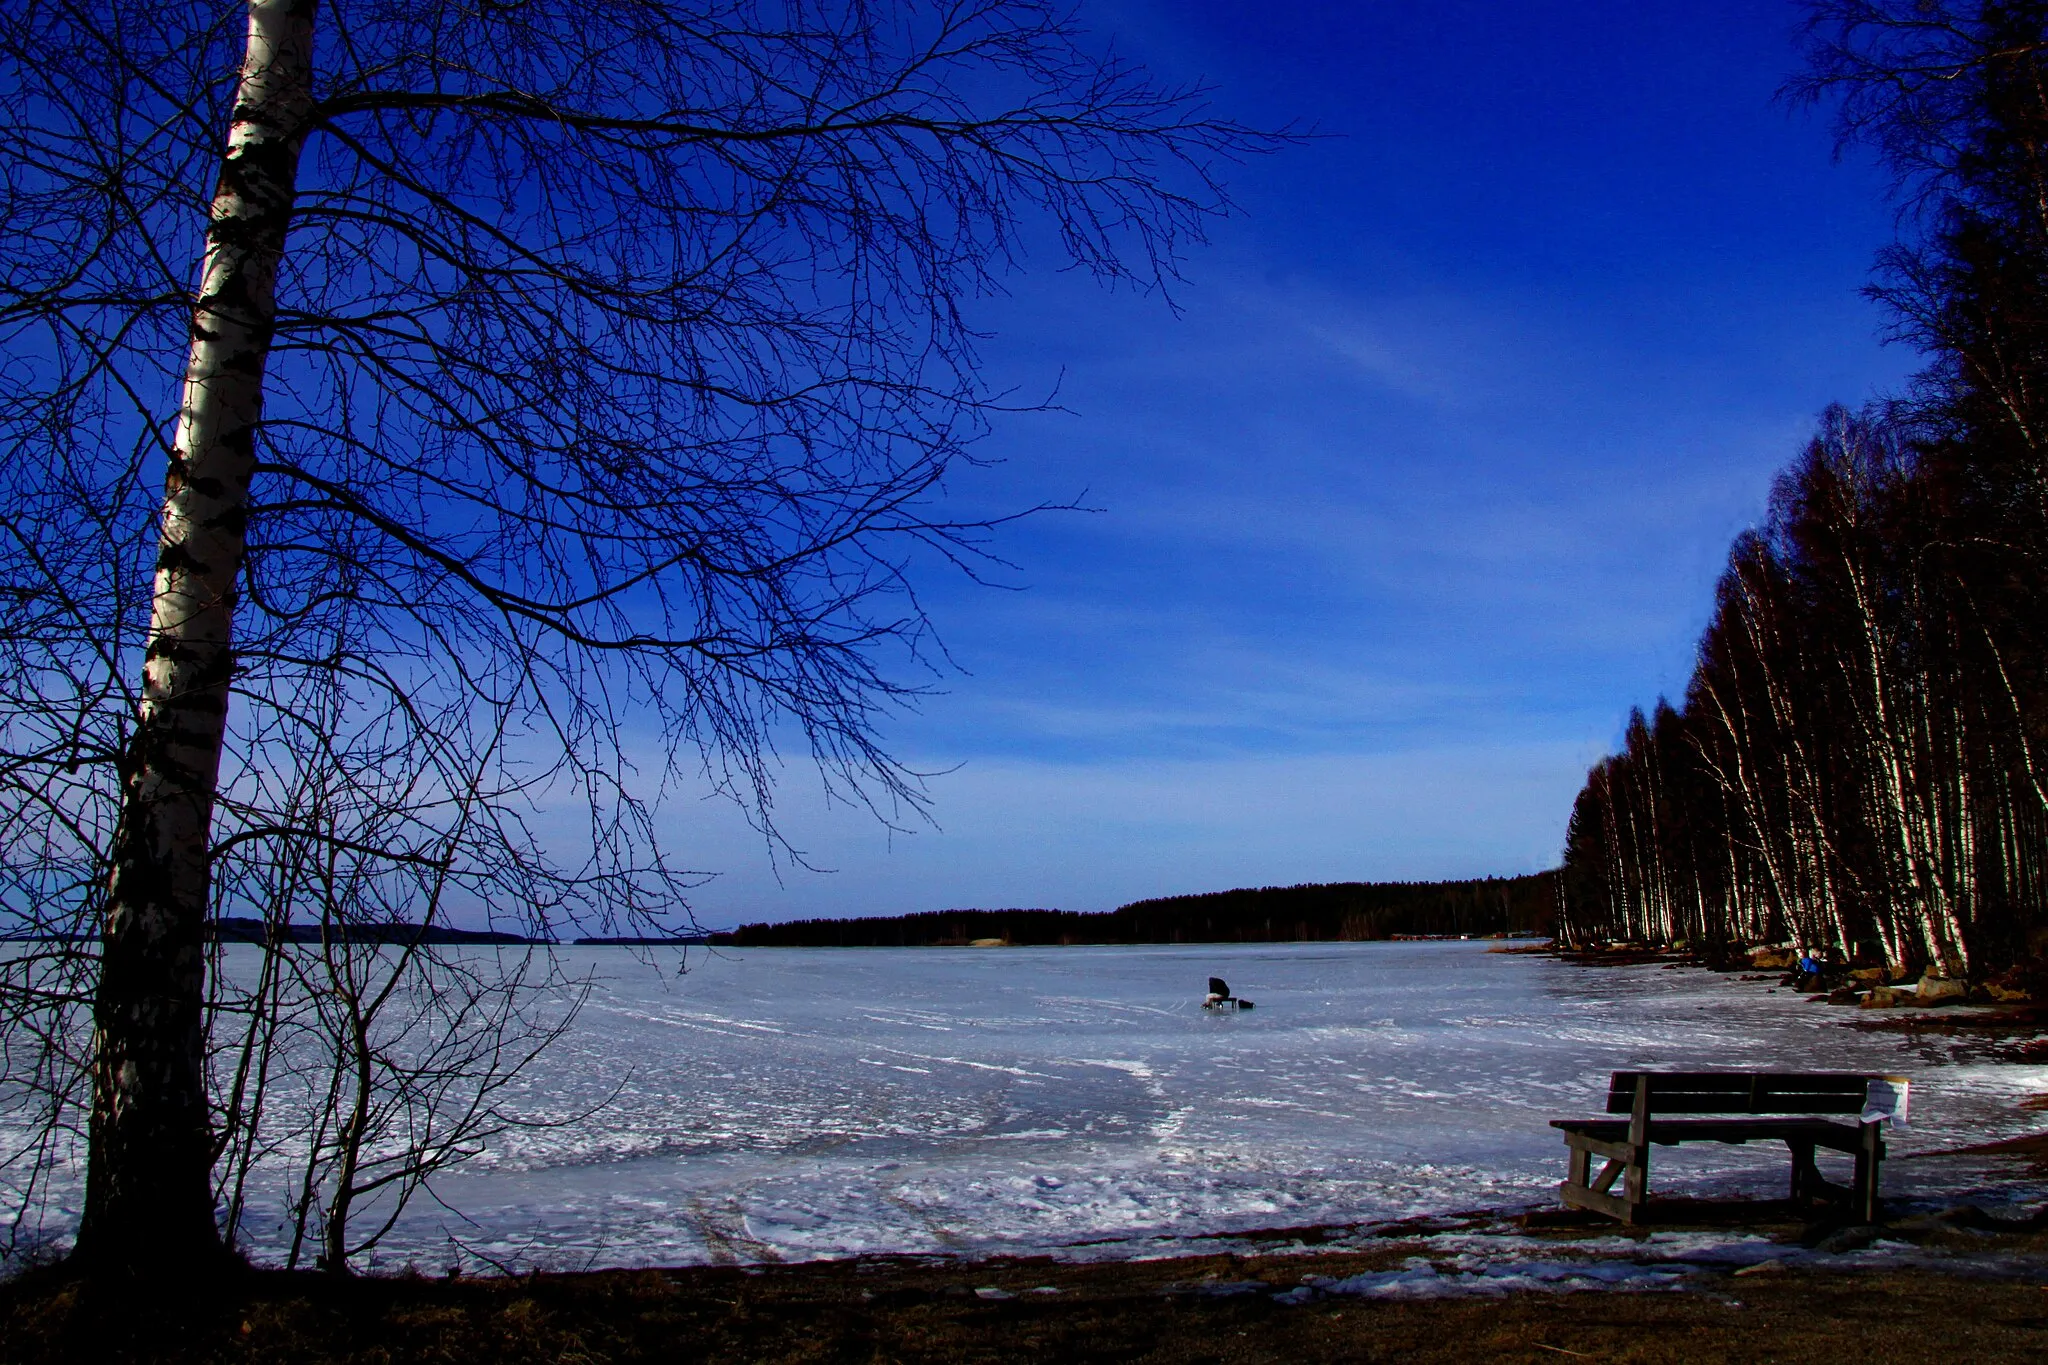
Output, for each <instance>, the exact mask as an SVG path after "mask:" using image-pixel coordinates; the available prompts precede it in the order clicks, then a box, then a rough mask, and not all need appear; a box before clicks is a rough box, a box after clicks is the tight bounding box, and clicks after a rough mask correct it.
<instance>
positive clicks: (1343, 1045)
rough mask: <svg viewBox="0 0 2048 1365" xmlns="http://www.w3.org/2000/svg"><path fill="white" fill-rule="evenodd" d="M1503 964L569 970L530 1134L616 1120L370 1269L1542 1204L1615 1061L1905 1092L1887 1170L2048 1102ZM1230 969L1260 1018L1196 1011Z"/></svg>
mask: <svg viewBox="0 0 2048 1365" xmlns="http://www.w3.org/2000/svg"><path fill="white" fill-rule="evenodd" d="M1486 947H1487V945H1485V944H1482V943H1372V944H1288V945H1240V946H1228V947H1223V946H1195V947H1070V948H1044V949H1029V948H1017V949H1000V950H998V949H900V950H899V949H838V950H831V949H786V948H785V949H748V950H743V951H722V952H720V953H718V954H714V955H707V954H704V953H702V952H693V953H692V954H691V956H690V958H689V966H690V970H689V972H688V973H687V974H686V975H683V976H680V977H678V976H675V975H673V973H672V970H658V969H656V968H653V967H649V966H646V965H644V964H642V963H640V962H637V961H635V960H634V959H633V958H631V957H630V956H628V955H626V954H624V953H622V952H620V951H618V950H615V949H576V950H564V951H565V953H566V955H567V956H568V958H569V959H570V961H571V963H572V965H576V966H578V967H581V968H584V969H589V970H592V971H595V972H596V973H598V975H599V978H600V979H599V981H598V983H597V989H596V990H595V992H594V993H593V994H592V996H591V998H590V1002H589V1004H588V1005H587V1006H586V1008H585V1010H584V1013H583V1015H582V1016H581V1018H580V1020H579V1021H578V1023H577V1025H576V1027H575V1030H574V1031H573V1033H572V1034H571V1035H570V1036H569V1037H567V1038H566V1039H564V1040H563V1042H562V1043H561V1044H560V1045H559V1046H558V1047H557V1049H556V1050H554V1051H552V1052H551V1053H549V1054H548V1055H547V1056H546V1057H544V1059H543V1060H542V1061H541V1062H540V1063H539V1064H538V1066H537V1067H536V1069H535V1071H534V1072H533V1073H532V1074H531V1076H530V1078H529V1081H528V1085H527V1088H526V1090H525V1093H524V1094H523V1095H522V1096H521V1097H520V1101H519V1107H523V1109H524V1111H525V1112H527V1113H529V1114H531V1115H533V1116H536V1117H550V1116H553V1117H568V1116H572V1115H575V1114H577V1113H579V1112H580V1111H582V1110H584V1109H586V1108H588V1107H589V1106H590V1105H592V1104H594V1103H595V1102H597V1101H599V1100H601V1099H602V1098H603V1097H604V1096H606V1095H608V1094H610V1093H612V1092H613V1091H614V1090H616V1091H617V1092H618V1093H617V1098H616V1099H615V1100H614V1101H613V1102H612V1103H610V1104H609V1105H606V1106H605V1107H603V1108H602V1109H600V1110H599V1111H598V1112H597V1113H595V1114H594V1115H593V1116H591V1117H589V1118H587V1119H583V1120H581V1121H578V1122H573V1123H570V1124H567V1125H566V1126H563V1127H559V1128H548V1129H530V1130H521V1131H515V1132H512V1133H508V1134H506V1135H505V1136H504V1137H502V1138H500V1139H496V1140H494V1141H493V1143H492V1144H491V1146H490V1149H489V1150H488V1151H487V1152H486V1153H485V1154H484V1155H483V1156H482V1157H481V1158H479V1159H478V1160H476V1161H475V1162H473V1163H471V1164H470V1165H468V1166H466V1167H464V1168H462V1169H461V1170H460V1171H459V1172H457V1173H455V1174H452V1175H449V1176H447V1177H445V1178H443V1179H441V1180H440V1181H439V1182H438V1183H437V1185H436V1189H437V1192H438V1193H439V1195H440V1197H441V1199H442V1200H444V1201H445V1203H446V1205H447V1208H442V1207H439V1206H437V1205H435V1204H433V1203H431V1202H428V1201H422V1202H420V1203H419V1204H417V1205H416V1206H415V1207H414V1208H413V1209H412V1210H411V1211H410V1212H408V1214H407V1215H406V1216H405V1218H404V1219H403V1220H402V1221H401V1222H400V1224H399V1225H398V1227H397V1228H396V1229H395V1230H394V1232H393V1234H392V1236H391V1238H390V1239H389V1240H388V1241H387V1243H386V1245H385V1246H384V1248H383V1249H382V1250H381V1251H380V1253H379V1259H380V1261H381V1262H382V1263H385V1264H394V1263H402V1262H405V1261H417V1262H418V1263H419V1264H420V1265H422V1266H426V1267H438V1266H441V1265H445V1264H448V1263H449V1262H450V1260H455V1259H459V1260H464V1261H467V1262H469V1263H471V1264H474V1263H475V1262H476V1259H477V1257H478V1256H483V1257H488V1258H490V1259H492V1260H494V1261H498V1262H501V1263H505V1264H517V1265H540V1266H549V1267H574V1266H583V1265H633V1264H675V1263H689V1262H704V1261H734V1260H737V1261H764V1260H777V1259H802V1258H814V1257H821V1256H843V1255H850V1254H858V1253H870V1252H909V1253H967V1254H994V1253H1033V1252H1054V1253H1057V1254H1062V1255H1067V1256H1076V1257H1080V1256H1091V1255H1097V1254H1131V1253H1132V1251H1133V1250H1140V1249H1146V1250H1149V1249H1158V1248H1160V1247H1162V1246H1170V1245H1171V1244H1173V1243H1175V1242H1177V1241H1179V1240H1180V1239H1185V1238H1188V1237H1193V1236H1199V1235H1204V1234H1208V1235H1215V1234H1230V1233H1241V1232H1247V1231H1250V1230H1255V1229H1267V1228H1280V1227H1292V1226H1302V1225H1310V1224H1340V1223H1341V1224H1348V1223H1356V1222H1360V1221H1365V1220H1374V1219H1391V1218H1399V1217H1404V1216H1409V1215H1415V1214H1426V1213H1440V1212H1445V1211H1449V1210H1459V1209H1475V1208H1489V1207H1491V1208H1499V1207H1512V1206H1527V1205H1547V1204H1551V1203H1553V1202H1554V1200H1555V1189H1556V1184H1557V1181H1558V1180H1559V1179H1560V1178H1561V1177H1562V1175H1563V1168H1564V1159H1563V1146H1562V1143H1561V1142H1560V1140H1559V1139H1558V1136H1557V1134H1556V1132H1555V1131H1554V1130H1553V1129H1551V1128H1550V1127H1549V1126H1548V1121H1549V1120H1550V1119H1552V1118H1556V1117H1562V1116H1567V1115H1580V1116H1585V1115H1590V1114H1593V1113H1596V1112H1598V1110H1599V1108H1600V1106H1601V1104H1602V1102H1603V1101H1604V1098H1605V1094H1606V1086H1607V1076H1608V1073H1609V1072H1610V1071H1612V1070H1615V1069H1618V1068H1624V1067H1680V1066H1692V1067H1700V1066H1717V1067H1781V1068H1782V1067H1802V1068H1805V1067H1813V1068H1845V1069H1855V1070H1869V1071H1878V1072H1897V1073H1901V1074H1905V1075H1909V1076H1911V1077H1912V1078H1913V1083H1914V1085H1913V1126H1912V1128H1911V1129H1910V1130H1907V1131H1904V1132H1900V1133H1897V1134H1895V1135H1894V1137H1893V1138H1892V1139H1891V1144H1892V1149H1893V1152H1894V1154H1895V1156H1899V1157H1907V1156H1910V1155H1911V1154H1912V1153H1914V1152H1919V1151H1927V1150H1930V1149H1936V1148H1946V1147H1955V1146H1960V1145H1964V1144H1966V1143H1971V1142H1982V1141H1986V1140H1992V1139H1997V1138H2002V1137H2009V1136H2013V1135H2016V1134H2018V1133H2020V1132H2024V1131H2027V1130H2028V1125H2027V1123H2026V1122H2025V1118H2026V1116H2025V1115H2024V1114H2023V1113H2022V1112H2021V1111H2020V1110H2019V1108H2018V1105H2017V1100H2018V1099H2019V1098H2020V1097H2021V1096H2023V1095H2026V1094H2031V1093H2037V1092H2041V1091H2048V1067H2042V1066H2037V1065H2015V1064H2003V1063H1994V1062H1992V1061H1989V1060H1986V1059H1984V1058H1983V1057H1982V1056H1981V1055H1980V1056H1977V1057H1974V1058H1973V1057H1971V1056H1970V1055H1968V1054H1966V1053H1965V1052H1962V1051H1959V1050H1958V1049H1959V1048H1960V1047H1961V1045H1959V1044H1957V1043H1955V1042H1953V1041H1952V1040H1943V1039H1940V1038H1937V1037H1932V1036H1922V1037H1920V1038H1907V1037H1903V1036H1901V1035H1898V1034H1891V1033H1873V1032H1869V1031H1865V1030H1858V1029H1854V1028H1850V1027H1845V1026H1844V1024H1845V1014H1846V1013H1847V1012H1845V1011H1841V1010H1832V1009H1826V1008H1822V1007H1819V1006H1813V1005H1808V1004H1806V1003H1804V1002H1803V1000H1802V999H1801V998H1800V997H1798V996H1796V995H1794V994H1792V993H1790V992H1781V993H1778V994H1771V993H1769V992H1768V991H1767V990H1766V988H1765V987H1763V986H1762V985H1759V984H1755V983H1741V982H1737V981H1734V980H1731V979H1729V978H1727V977H1723V976H1717V975H1713V974H1710V973H1706V972H1700V971H1664V970H1660V969H1658V968H1655V967H1607V968H1585V967H1578V966H1573V965H1570V964H1567V963H1563V962H1559V961H1555V960H1552V959H1548V958H1541V957H1533V956H1518V955H1508V954H1500V953H1489V952H1487V951H1485V949H1486ZM1212 974H1213V975H1220V976H1223V977H1226V978H1228V979H1229V981H1230V982H1231V984H1232V986H1233V987H1234V988H1235V989H1236V990H1237V991H1239V992H1240V993H1241V994H1242V995H1244V996H1248V997H1250V998H1251V999H1253V1000H1256V1001H1257V1002H1258V1008H1257V1009H1256V1010H1253V1011H1250V1012H1245V1013H1217V1012H1214V1011H1205V1010H1203V1009H1202V1008H1201V1000H1202V993H1203V989H1204V987H1205V985H1206V982H1207V978H1208V977H1209V976H1210V975H1212ZM1980 1052H1981V1049H1980ZM1785 1160H1786V1159H1785V1153H1784V1150H1783V1148H1782V1146H1781V1145H1778V1144H1756V1145H1754V1146H1751V1147H1728V1146H1720V1145H1716V1144H1695V1145H1690V1146H1686V1147H1683V1148H1675V1149H1659V1150H1658V1153H1657V1156H1656V1164H1655V1168H1654V1177H1653V1180H1654V1186H1655V1188H1659V1189H1664V1190H1673V1189H1683V1190H1685V1191H1686V1192H1689V1193H1717V1192H1718V1193H1726V1192H1732V1191H1737V1190H1741V1191H1747V1192H1752V1193H1756V1194H1760V1195H1775V1194H1777V1193H1778V1192H1779V1191H1780V1189H1781V1187H1782V1185H1783V1183H1784V1179H1785V1170H1786V1164H1785ZM1823 1160H1824V1161H1825V1160H1826V1158H1825V1157H1824V1158H1823ZM2016 1178H2017V1168H2016V1167H2015V1166H2013V1165H2011V1164H2000V1163H1999V1162H1998V1161H1996V1160H1993V1159H1974V1160H1972V1159H1961V1158H1929V1159H1918V1160H1915V1159H1907V1160H1895V1161H1893V1162H1891V1163H1888V1164H1887V1167H1886V1171H1885V1190H1886V1194H1887V1195H1888V1196H1891V1197H1903V1198H1907V1199H1913V1198H1932V1197H1935V1196H1939V1195H1949V1194H1955V1193H1961V1192H1966V1191H1981V1190H1985V1189H1991V1190H1994V1191H1996V1192H1997V1193H1998V1194H1999V1195H2001V1196H2002V1197H2005V1198H2018V1197H2021V1196H2023V1195H2026V1196H2030V1197H2037V1196H2038V1195H2039V1193H2040V1191H2038V1190H2036V1189H2035V1188H2034V1187H2032V1186H2021V1185H2016V1184H2014V1183H2013V1182H2014V1180H2015V1179H2016ZM266 1199H269V1200H270V1202H269V1203H268V1204H267V1205H266V1204H265V1200H266ZM277 1207H278V1206H277V1204H276V1202H275V1199H274V1197H271V1196H266V1195H264V1194H263V1193H262V1192H259V1198H258V1207H257V1211H256V1213H255V1214H253V1215H252V1218H251V1220H250V1222H249V1225H248V1232H249V1234H250V1235H251V1238H252V1246H253V1248H254V1249H255V1251H256V1252H257V1253H258V1255H259V1256H264V1255H271V1254H275V1252H276V1251H277V1237H278V1235H279V1233H278V1227H279V1223H278V1219H277V1213H276V1210H277ZM449 1209H455V1210H460V1211H461V1215H462V1216H461V1217H456V1216H454V1215H452V1214H451V1213H450V1212H449V1211H448V1210H449ZM1162 1239H1163V1240H1162ZM1447 1273H1449V1274H1453V1275H1455V1274H1465V1275H1468V1276H1469V1275H1475V1274H1476V1275H1479V1278H1480V1279H1482V1280H1485V1279H1498V1278H1499V1277H1498V1276H1492V1275H1490V1274H1481V1273H1480V1271H1479V1270H1476V1269H1470V1268H1468V1269H1466V1270H1462V1271H1460V1270H1456V1269H1455V1268H1452V1270H1451V1271H1449V1272H1446V1271H1444V1270H1443V1269H1441V1268H1439V1269H1436V1270H1433V1271H1432V1274H1431V1276H1429V1277H1422V1276H1419V1275H1417V1276H1414V1277H1411V1278H1410V1279H1408V1280H1401V1279H1398V1278H1397V1279H1392V1280H1387V1281H1385V1285H1386V1288H1385V1289H1384V1291H1378V1290H1376V1291H1374V1292H1387V1293H1408V1292H1425V1290H1424V1289H1423V1288H1421V1287H1420V1286H1423V1285H1425V1284H1426V1283H1428V1282H1429V1281H1431V1280H1432V1279H1433V1280H1443V1279H1444V1278H1445V1275H1446V1274H1447ZM1528 1273H1531V1274H1534V1273H1536V1272H1534V1271H1529V1272H1528ZM1588 1273H1590V1272H1588ZM1400 1285H1410V1286H1416V1287H1415V1288H1412V1289H1400V1288H1397V1287H1396V1286H1400ZM1439 1287H1441V1286H1439ZM1346 1292H1350V1291H1346ZM1428 1292H1435V1291H1428Z"/></svg>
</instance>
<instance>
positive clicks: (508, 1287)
mask: <svg viewBox="0 0 2048 1365" xmlns="http://www.w3.org/2000/svg"><path fill="white" fill-rule="evenodd" d="M1557 1235H1559V1236H1560V1237H1564V1238H1567V1239H1568V1238H1570V1237H1571V1236H1572V1235H1573V1234H1572V1232H1571V1231H1570V1230H1568V1229H1567V1230H1564V1231H1561V1232H1559V1233H1558V1234H1557ZM1932 1237H1933V1240H1935V1241H1936V1242H1937V1243H1938V1242H1940V1241H1942V1240H1943V1239H1947V1240H1948V1241H1950V1242H1951V1243H1952V1244H1953V1245H1955V1246H1956V1247H1958V1248H1959V1249H1960V1248H1962V1247H1965V1246H1967V1247H1968V1248H1969V1249H1970V1250H1971V1251H1972V1252H1976V1253H1982V1252H1997V1253H2000V1254H2003V1255H2007V1256H2010V1255H2014V1254H2018V1255H2024V1256H2031V1257H2036V1258H2039V1257H2041V1256H2043V1254H2044V1253H2048V1238H2044V1237H2043V1236H2042V1235H2041V1234H2040V1233H2027V1234H2021V1233H2011V1234H2008V1233H2002V1232H2000V1233H1989V1234H1987V1233H1984V1232H1982V1231H1971V1230H1968V1229H1955V1230H1952V1231H1945V1232H1937V1233H1935V1234H1932ZM1424 1249H1426V1244H1421V1243H1417V1242H1415V1241H1410V1240H1396V1241H1390V1242H1389V1243H1387V1244H1386V1245H1385V1246H1384V1247H1381V1248H1378V1249H1374V1250H1365V1251H1343V1252H1328V1253H1311V1254H1307V1255H1292V1256H1285V1257H1257V1256H1252V1257H1239V1256H1210V1257H1203V1258H1194V1259H1177V1260H1170V1261H1141V1262H1124V1263H1117V1264H1109V1265H1096V1266H1073V1265H1062V1264H1056V1263H1053V1262H1048V1261H991V1262H983V1263H980V1264H973V1265H963V1264H959V1263H939V1264H933V1263H925V1262H915V1261H893V1260H867V1261H851V1262H834V1263H813V1264H808V1265H793V1266H771V1267H764V1268H760V1269H757V1270H752V1271H749V1270H742V1269H735V1268H699V1269H687V1270H662V1271H630V1272H628V1271H618V1272H600V1273H592V1274H583V1275H541V1276H532V1277H522V1278H515V1279H460V1280H430V1279H424V1278H379V1279H361V1280H355V1281H332V1280H329V1279H326V1278H324V1277H321V1276H315V1275H286V1274H281V1273H275V1272H250V1273H245V1274H240V1275H237V1276H235V1277H233V1278H231V1279H229V1280H225V1281H215V1282H213V1283H211V1284H208V1285H206V1286H203V1287H194V1286H191V1285H186V1286H182V1287H171V1286H165V1287H162V1292H148V1291H138V1290H137V1289H136V1288H134V1287H127V1288H122V1287H117V1286H105V1285H90V1284H82V1283H79V1282H76V1281H74V1280H71V1279H68V1278H66V1277H65V1276H64V1274H63V1273H62V1272H61V1271H49V1272H42V1273H40V1274H38V1275H35V1276H31V1277H29V1278H27V1279H25V1280H23V1281H20V1282H18V1283H15V1284H13V1285H8V1286H5V1287H4V1288H0V1361H5V1362H10V1363H11V1362H23V1363H24V1365H26V1363H27V1362H45V1361H59V1360H63V1361H74V1360H77V1361H84V1360H90V1361H107V1362H119V1361H167V1362H200V1361H207V1362H212V1361H221V1362H273V1361H275V1362H284V1361H290V1362H308V1363H309V1365H324V1363H325V1362H340V1361H352V1362H354V1361H361V1362H372V1361H374V1362H392V1363H396V1362H415V1361H417V1362H428V1361H432V1362H454V1361H461V1362H472V1361H503V1362H508V1365H524V1363H525V1362H542V1361H545V1362H563V1363H567V1362H614V1361H618V1362H626V1361H633V1362H639V1361H707V1362H708V1361H789V1362H798V1361H803V1362H809V1361H846V1362H863V1363H865V1362H893V1361H900V1362H913V1361H919V1362H922V1361H948V1362H950V1361H970V1362H974V1361H989V1362H995V1361H1006V1362H1007V1361H1016V1360H1035V1361H1058V1362H1069V1361H1158V1362H1198V1361H1199V1362H1210V1361H1215V1362H1223V1361H1280V1362H1287V1365H1304V1363H1305V1362H1317V1361H1403V1362H1473V1361H1487V1362H1492V1361H1503V1362H1519V1361H1528V1362H1542V1365H1559V1362H1561V1361H1571V1360H1594V1361H1607V1362H1624V1361H1627V1362H1643V1363H1644V1365H1649V1363H1650V1362H1677V1361H1752V1360H1754V1361H1786V1362H1804V1361H1811V1362H1830V1363H1832V1362H1840V1361H1844V1360H1870V1361H1886V1362H1891V1361H1899V1362H1910V1361H1944V1362H1947V1361H1955V1360H1969V1361H2004V1360H2028V1359H2043V1358H2048V1287H2044V1286H2043V1285H2041V1284H2038V1283H2018V1282H2014V1281H2012V1280H2009V1279H2008V1280H1992V1279H1984V1278H1975V1277H1972V1276H1971V1275H1969V1274H1967V1273H1957V1274H1939V1275H1933V1274H1928V1273H1925V1272H1916V1273H1902V1272H1876V1271H1872V1272H1845V1271H1828V1270H1819V1269H1814V1268H1806V1269H1783V1270H1778V1271H1774V1272H1772V1273H1767V1274H1750V1275H1743V1276H1733V1275H1727V1274H1719V1273H1716V1274H1708V1275H1702V1276H1700V1277H1699V1282H1698V1285H1697V1287H1695V1288H1693V1289H1690V1290H1686V1291H1680V1292H1660V1293H1624V1292H1612V1291H1603V1292H1583V1293H1573V1294H1535V1293H1525V1294H1515V1295H1510V1296H1508V1297H1505V1298H1498V1299H1464V1300H1438V1301H1432V1302H1412V1303H1398V1302H1395V1303H1389V1302H1377V1301H1369V1300H1361V1299H1347V1298H1330V1299H1324V1300H1322V1301H1319V1302H1316V1303H1312V1304H1308V1305H1303V1306H1284V1305H1279V1304H1275V1303H1274V1302H1272V1300H1271V1299H1270V1298H1268V1297H1267V1296H1265V1295H1263V1294H1250V1295H1244V1296H1239V1297H1218V1296H1214V1295H1204V1294H1201V1293H1196V1292H1189V1291H1190V1289H1191V1288H1192V1287H1194V1286H1198V1285H1200V1284H1202V1283H1203V1282H1205V1281H1206V1282H1208V1283H1211V1284H1216V1283H1222V1282H1229V1281H1243V1280H1264V1281H1266V1282H1268V1283H1270V1284H1273V1285H1276V1286H1288V1285H1292V1284H1294V1283H1296V1282H1298V1281H1299V1279H1300V1278H1301V1276H1303V1275H1304V1274H1309V1273H1316V1274H1323V1275H1331V1276H1342V1275H1346V1274H1355V1273H1358V1272H1359V1271H1362V1270H1369V1269H1379V1268H1384V1267H1386V1266H1388V1265H1391V1264H1395V1263H1398V1262H1399V1260H1400V1259H1401V1258H1402V1257H1404V1256H1407V1255H1411V1254H1414V1253H1415V1252H1417V1251H1418V1250H1424ZM1967 1263H1968V1262H1967V1260H1961V1261H1958V1262H1957V1264H1958V1265H1959V1266H1966V1265H1967ZM2037 1263H2042V1262H2040V1261H2038V1260H2037ZM1048 1287H1049V1288H1053V1289H1057V1290H1058V1291H1059V1292H1058V1293H1056V1294H1047V1293H1033V1292H1031V1291H1033V1290H1034V1289H1041V1288H1048ZM981 1288H993V1289H1001V1290H1003V1291H1005V1292H1007V1293H1010V1294H1013V1295H1015V1297H1014V1298H1008V1299H1000V1300H988V1299H983V1298H980V1297H977V1296H976V1294H975V1292H974V1291H975V1290H977V1289H981Z"/></svg>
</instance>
